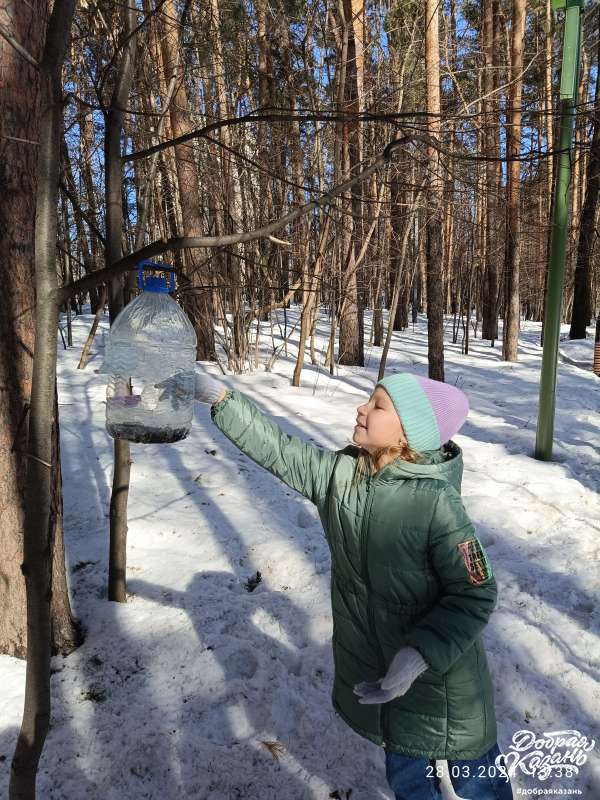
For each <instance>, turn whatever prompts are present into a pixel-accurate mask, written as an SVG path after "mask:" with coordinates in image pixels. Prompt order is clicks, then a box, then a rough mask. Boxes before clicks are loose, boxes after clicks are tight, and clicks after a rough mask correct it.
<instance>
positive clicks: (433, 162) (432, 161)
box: [425, 0, 444, 381]
mask: <svg viewBox="0 0 600 800" xmlns="http://www.w3.org/2000/svg"><path fill="white" fill-rule="evenodd" d="M425 16H426V28H425V72H426V84H427V112H428V114H430V115H431V116H428V118H427V131H428V133H429V135H430V136H433V137H435V138H436V139H438V141H439V138H440V129H441V128H440V120H439V114H440V41H439V3H438V2H437V0H427V2H426V11H425ZM427 157H428V162H429V165H428V166H429V188H428V193H427V207H428V208H427V212H428V217H429V219H428V221H427V226H426V237H427V239H426V254H427V332H428V348H427V357H428V362H429V377H430V378H431V379H432V380H437V381H443V380H444V287H443V274H442V258H443V253H442V185H443V184H442V179H441V175H440V157H439V152H438V151H437V150H436V149H435V148H433V147H429V146H428V148H427Z"/></svg>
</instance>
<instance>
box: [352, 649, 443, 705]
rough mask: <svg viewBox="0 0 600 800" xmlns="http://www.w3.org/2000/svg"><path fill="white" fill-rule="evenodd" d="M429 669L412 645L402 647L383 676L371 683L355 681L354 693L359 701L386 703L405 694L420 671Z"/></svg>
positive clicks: (364, 702)
mask: <svg viewBox="0 0 600 800" xmlns="http://www.w3.org/2000/svg"><path fill="white" fill-rule="evenodd" d="M426 669H429V664H428V663H427V662H426V661H425V660H424V659H423V657H422V656H421V654H420V653H419V652H418V650H415V649H414V647H402V648H401V649H400V650H398V652H397V653H396V655H395V656H394V658H393V659H392V663H391V664H390V666H389V669H388V671H387V672H386V674H385V676H384V677H383V678H382V679H381V680H378V681H373V682H371V683H368V682H364V683H357V684H356V685H355V687H354V694H356V695H358V697H359V698H360V700H359V701H358V702H359V703H362V704H367V703H388V702H389V701H390V700H393V699H394V697H401V696H402V695H403V694H406V692H408V690H409V689H410V687H411V686H412V684H413V683H414V681H415V679H416V678H418V677H419V675H420V674H421V673H422V672H425V670H426Z"/></svg>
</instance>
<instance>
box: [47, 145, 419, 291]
mask: <svg viewBox="0 0 600 800" xmlns="http://www.w3.org/2000/svg"><path fill="white" fill-rule="evenodd" d="M412 138H413V137H412V136H403V137H401V138H399V139H394V140H393V141H391V142H389V144H388V145H387V146H386V148H385V150H384V151H383V153H381V155H379V156H378V157H377V158H376V159H375V161H374V162H373V163H372V164H371V165H370V166H369V167H367V168H366V169H364V170H363V171H362V172H359V173H358V175H355V176H354V177H353V178H350V179H349V180H347V181H344V182H343V183H341V184H339V185H338V186H336V187H334V188H333V189H331V190H330V191H329V192H324V193H323V194H322V195H321V196H320V197H318V198H317V199H316V200H311V201H310V202H308V203H305V204H304V205H302V206H299V207H298V208H296V209H294V210H293V211H291V212H290V213H289V214H286V215H285V216H284V217H281V219H278V220H275V221H274V222H270V223H269V224H268V225H264V226H263V227H262V228H257V229H256V230H253V231H247V232H246V233H231V234H228V235H225V236H177V237H174V238H172V239H159V240H157V241H155V242H151V243H150V244H148V245H146V246H145V247H142V248H141V249H140V250H136V251H135V252H133V253H130V254H129V255H127V256H125V257H124V258H121V259H119V260H118V261H116V262H115V263H114V264H112V265H111V266H110V267H106V268H105V269H100V270H97V271H96V272H94V273H93V274H91V275H86V276H85V277H84V278H80V279H79V280H77V281H75V282H74V283H71V284H68V285H66V286H63V287H61V288H60V289H57V302H59V303H64V302H65V300H66V299H67V298H68V297H71V296H72V295H73V294H74V293H75V292H81V291H85V290H87V289H90V288H91V287H92V286H96V285H97V284H99V283H104V282H106V281H108V280H110V279H112V278H115V277H116V276H117V275H120V274H121V273H122V272H126V271H127V270H131V269H135V268H136V266H137V263H138V262H139V261H142V260H144V259H150V258H154V257H155V256H158V255H161V254H162V253H164V252H166V251H167V250H185V249H187V248H192V247H222V246H223V245H230V244H238V243H239V242H249V241H252V240H253V239H260V238H263V237H268V236H270V234H272V233H275V232H276V231H278V230H281V229H282V228H285V226H286V225H289V223H290V222H293V221H294V220H295V219H297V218H298V217H300V216H302V215H304V214H307V213H308V212H309V211H312V209H313V208H317V207H318V206H322V205H327V204H330V203H331V201H332V200H334V198H336V197H337V196H339V195H340V194H343V193H344V192H346V191H348V189H350V188H351V187H352V186H354V185H355V184H357V183H360V182H362V181H364V180H366V179H367V178H368V177H369V176H370V175H372V174H373V172H375V171H376V170H378V169H379V168H380V167H382V166H384V165H386V164H387V163H388V162H389V161H390V159H391V156H392V153H393V151H394V150H395V149H396V148H398V147H401V146H402V145H405V144H407V143H408V142H410V141H411V139H412Z"/></svg>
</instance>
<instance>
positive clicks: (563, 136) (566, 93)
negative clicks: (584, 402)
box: [535, 0, 584, 461]
mask: <svg viewBox="0 0 600 800" xmlns="http://www.w3.org/2000/svg"><path fill="white" fill-rule="evenodd" d="M583 1H584V0H552V6H553V8H554V9H555V10H556V9H559V8H565V9H566V16H565V34H564V41H563V60H562V69H561V81H560V137H559V149H560V151H561V153H560V156H559V161H558V169H557V173H556V185H555V188H554V212H553V215H552V229H551V235H550V265H549V268H548V285H547V290H546V300H545V307H544V350H543V354H542V373H541V380H540V398H539V413H538V422H537V435H536V443H535V457H536V458H537V459H540V460H542V461H550V460H551V458H552V442H553V437H554V413H555V408H556V368H557V362H558V343H559V338H560V323H561V318H562V296H563V287H564V281H565V254H566V244H567V230H568V223H569V195H570V192H569V188H570V183H571V147H572V143H573V128H574V123H575V114H576V103H577V87H578V85H579V53H580V43H581V24H582V19H583Z"/></svg>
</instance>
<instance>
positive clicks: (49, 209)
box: [9, 0, 75, 800]
mask: <svg viewBox="0 0 600 800" xmlns="http://www.w3.org/2000/svg"><path fill="white" fill-rule="evenodd" d="M74 4H75V3H74V0H62V1H61V0H56V2H55V4H54V8H53V10H52V14H51V16H50V21H49V23H48V29H47V32H46V42H45V46H44V53H43V57H42V60H41V62H40V68H39V74H40V82H39V90H40V94H39V97H40V106H39V110H40V116H39V119H40V126H39V133H38V141H39V146H38V148H37V149H38V169H37V187H36V202H35V291H36V307H35V355H34V359H33V371H32V377H31V405H30V411H29V431H28V437H27V445H26V455H27V467H26V478H25V495H24V507H25V512H24V513H25V520H24V539H23V565H22V572H23V575H24V576H25V585H26V592H27V669H26V675H25V707H24V710H23V720H22V723H21V730H20V732H19V737H18V739H17V745H16V748H15V752H14V755H13V759H12V764H11V775H10V788H9V792H10V800H32V798H35V784H36V776H37V767H38V763H39V760H40V756H41V754H42V749H43V746H44V741H45V739H46V734H47V732H48V727H49V724H50V656H51V644H52V616H51V601H52V572H53V557H54V553H53V549H54V544H55V543H54V535H55V530H56V523H57V519H59V518H60V517H61V513H62V508H61V501H60V497H61V495H60V491H58V492H57V480H58V486H59V487H60V470H59V466H58V459H59V457H60V456H59V452H58V446H57V445H58V416H57V414H56V409H57V402H56V329H57V327H58V317H59V303H58V302H57V299H56V289H57V277H56V239H57V227H58V225H57V223H58V219H57V217H58V187H59V179H60V146H61V137H62V86H61V70H62V64H63V60H64V57H65V53H66V50H67V44H68V40H69V36H70V29H71V21H72V17H73V11H74ZM40 11H41V9H40ZM21 66H22V65H21ZM58 555H59V556H61V555H62V548H61V551H60V552H59V554H58Z"/></svg>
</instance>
